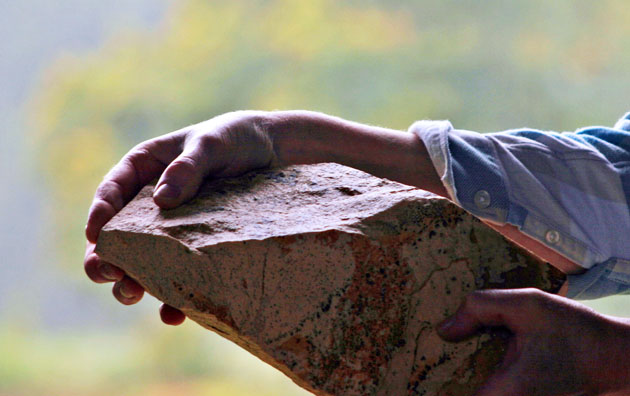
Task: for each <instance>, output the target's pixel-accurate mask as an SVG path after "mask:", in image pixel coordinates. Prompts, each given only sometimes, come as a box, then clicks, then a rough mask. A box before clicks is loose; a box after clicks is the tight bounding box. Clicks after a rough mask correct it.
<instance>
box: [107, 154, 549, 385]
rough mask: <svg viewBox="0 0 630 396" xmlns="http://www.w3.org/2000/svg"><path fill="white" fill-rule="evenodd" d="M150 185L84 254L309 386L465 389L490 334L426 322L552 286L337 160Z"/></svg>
mask: <svg viewBox="0 0 630 396" xmlns="http://www.w3.org/2000/svg"><path fill="white" fill-rule="evenodd" d="M151 191H152V187H151V186H149V187H147V188H145V189H144V190H142V191H141V192H140V193H139V194H138V196H137V197H136V198H135V199H134V200H133V201H132V202H131V203H130V204H129V205H127V206H126V207H125V208H124V209H123V210H122V211H121V212H120V213H119V214H118V215H117V216H116V217H115V218H114V219H112V221H110V223H109V224H107V225H106V227H105V228H104V229H103V232H102V233H101V236H100V238H99V241H98V244H97V252H98V253H99V254H100V255H101V256H102V257H103V258H104V259H105V260H107V261H110V262H112V263H114V264H116V265H118V266H120V267H121V268H123V269H124V270H125V271H126V272H127V273H128V274H129V275H130V276H132V277H133V278H135V279H136V280H138V281H139V282H140V283H141V284H142V285H143V286H144V287H145V288H146V289H147V290H148V291H149V292H150V293H151V294H153V295H155V296H156V297H157V298H158V299H160V300H162V301H164V302H166V303H168V304H170V305H173V306H175V307H178V308H180V309H181V310H182V311H184V312H185V313H186V315H187V316H189V317H190V318H191V319H193V320H195V321H197V322H198V323H199V324H201V325H202V326H204V327H206V328H208V329H211V330H213V331H215V332H217V333H218V334H220V335H222V336H224V337H226V338H228V339H230V340H232V341H234V342H236V343H237V344H238V345H240V346H242V347H243V348H245V349H247V350H248V351H250V352H251V353H253V354H255V355H256V356H258V357H259V358H261V359H262V360H264V361H266V362H268V363H269V364H271V365H273V366H274V367H276V368H278V369H280V370H282V371H283V372H284V373H285V374H287V375H288V376H289V377H291V378H292V379H293V380H294V381H295V382H296V383H298V384H299V385H300V386H302V387H304V388H306V389H308V390H310V391H311V392H313V393H315V394H317V395H425V396H434V395H435V396H437V395H440V396H460V395H462V396H463V395H469V394H471V393H472V392H473V391H474V390H475V389H476V388H477V387H478V386H479V385H480V384H481V383H482V382H483V380H484V378H486V377H487V376H488V375H489V373H490V372H491V371H492V370H493V369H494V367H495V365H496V364H497V363H498V362H499V361H500V359H501V357H502V355H503V347H504V345H505V340H504V339H502V338H501V337H499V336H497V335H496V334H490V335H488V334H485V335H479V336H477V337H474V338H472V339H470V340H468V341H467V342H463V343H459V344H449V343H445V342H443V341H442V340H441V339H440V338H439V337H438V336H437V334H436V332H435V325H436V324H437V323H439V322H440V321H441V320H443V319H444V318H445V317H446V316H447V315H450V314H453V313H454V312H455V310H456V309H457V307H458V306H459V304H460V302H461V301H462V298H463V297H464V296H465V295H466V294H468V293H469V292H470V291H472V290H475V289H479V288H490V287H499V288H508V287H524V286H535V287H539V288H542V289H545V290H555V289H557V288H558V286H559V276H558V274H557V273H556V272H555V271H553V270H551V268H550V267H548V266H547V265H546V264H544V263H541V262H540V261H539V260H537V259H535V258H533V257H531V256H530V255H528V254H527V253H526V252H524V251H523V250H521V249H519V248H517V247H515V246H513V245H512V244H510V243H509V242H507V241H506V240H505V239H504V238H502V237H501V236H500V235H499V234H497V233H496V232H495V231H493V230H491V229H489V228H488V227H486V226H485V225H483V224H482V223H481V222H479V221H478V220H476V219H474V218H473V217H472V216H470V215H469V214H467V213H466V212H464V211H463V210H461V209H460V208H458V207H456V206H455V205H453V204H452V203H450V202H449V201H448V200H445V199H440V198H437V197H436V196H434V195H432V194H429V193H427V192H425V191H422V190H420V189H417V188H413V187H410V186H406V185H402V184H399V183H394V182H391V181H388V180H383V179H378V178H375V177H373V176H370V175H368V174H365V173H363V172H360V171H357V170H354V169H351V168H347V167H343V166H340V165H335V164H320V165H309V166H297V167H289V168H285V169H282V170H267V171H260V172H254V173H249V174H246V175H244V176H242V177H239V178H235V179H222V180H214V181H209V182H207V183H206V184H205V185H204V186H203V188H202V189H201V192H200V194H199V195H198V196H197V198H195V199H194V200H193V201H191V202H189V203H187V204H186V205H184V206H182V207H180V208H177V209H174V210H169V211H162V210H160V209H159V208H157V207H156V206H155V204H154V203H153V201H152V199H151Z"/></svg>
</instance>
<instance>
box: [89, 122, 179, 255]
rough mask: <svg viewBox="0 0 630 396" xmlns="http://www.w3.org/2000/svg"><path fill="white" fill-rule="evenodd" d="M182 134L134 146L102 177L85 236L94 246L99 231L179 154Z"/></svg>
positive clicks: (174, 134)
mask: <svg viewBox="0 0 630 396" xmlns="http://www.w3.org/2000/svg"><path fill="white" fill-rule="evenodd" d="M183 139H184V134H183V132H180V131H178V132H176V133H173V134H169V135H164V136H162V137H159V138H156V139H153V140H149V141H147V142H144V143H142V144H140V145H138V146H136V147H134V148H133V149H132V150H131V151H129V153H127V155H125V156H124V157H123V158H122V159H121V160H120V162H119V163H118V164H116V166H114V168H112V170H111V171H109V173H108V174H107V175H106V176H105V178H104V179H103V182H101V184H100V185H99V187H98V189H97V190H96V194H95V196H94V200H93V201H92V206H91V207H90V211H89V214H88V221H87V226H86V228H85V235H86V237H87V239H88V241H90V242H92V243H96V240H97V239H98V234H99V233H100V231H101V228H103V226H104V225H105V224H106V223H107V222H108V221H109V220H110V219H111V218H112V217H114V215H115V214H116V213H118V211H120V209H122V207H123V206H124V205H125V204H126V203H127V202H129V200H131V198H133V197H134V196H135V195H136V194H137V193H138V191H139V190H140V189H141V188H142V187H143V186H145V185H146V184H147V183H149V182H150V181H151V180H153V179H155V178H156V177H158V176H159V175H160V173H162V171H163V170H164V168H165V167H166V164H167V163H169V162H170V161H172V160H173V159H174V158H175V157H176V156H177V155H178V153H179V152H180V151H181V145H182V142H183Z"/></svg>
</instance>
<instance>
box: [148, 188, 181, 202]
mask: <svg viewBox="0 0 630 396" xmlns="http://www.w3.org/2000/svg"><path fill="white" fill-rule="evenodd" d="M181 193H182V189H181V188H179V187H177V186H174V185H172V184H162V185H161V186H160V188H158V189H157V191H156V192H155V193H154V194H153V196H154V197H160V198H166V199H177V198H178V197H179V195H180V194H181Z"/></svg>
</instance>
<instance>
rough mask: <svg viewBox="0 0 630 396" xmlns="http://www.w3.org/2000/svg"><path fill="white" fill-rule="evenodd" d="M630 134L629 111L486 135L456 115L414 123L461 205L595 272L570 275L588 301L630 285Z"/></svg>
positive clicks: (572, 286) (574, 291) (577, 294)
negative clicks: (601, 122)
mask: <svg viewBox="0 0 630 396" xmlns="http://www.w3.org/2000/svg"><path fill="white" fill-rule="evenodd" d="M629 131H630V113H628V114H626V116H624V117H623V118H622V119H621V120H619V122H617V124H616V125H615V127H614V128H605V127H590V128H584V129H581V130H578V131H576V132H573V133H555V132H543V131H538V130H533V129H517V130H510V131H505V132H500V133H490V134H479V133H476V132H470V131H465V130H457V129H454V128H453V127H452V125H451V124H450V123H449V122H448V121H419V122H416V123H414V124H413V125H412V126H411V127H410V132H412V133H415V134H416V135H417V136H419V137H420V138H421V139H422V140H423V142H424V143H425V145H426V147H427V150H428V152H429V155H430V157H431V160H432V161H433V164H434V166H435V168H436V170H437V172H438V174H439V175H440V177H441V179H442V182H443V184H444V186H445V187H446V189H447V191H448V193H449V194H450V196H451V199H452V200H453V201H454V202H456V203H457V204H458V205H460V206H461V207H462V208H464V209H466V210H467V211H469V212H470V213H472V214H473V215H475V216H477V217H479V218H482V219H484V220H488V221H491V222H494V223H497V224H506V223H508V224H513V225H515V226H517V227H518V228H519V229H520V230H521V232H523V233H525V234H526V235H528V236H530V237H532V238H533V239H535V240H537V241H539V242H541V243H543V244H544V245H546V246H548V247H549V248H551V249H553V250H555V251H556V252H558V253H560V254H561V255H563V256H565V257H567V258H568V259H570V260H572V261H573V262H575V263H577V264H579V265H580V266H582V267H583V268H585V269H588V271H586V272H585V273H584V274H582V275H578V276H571V277H570V279H569V294H570V296H571V297H573V298H580V299H589V298H596V297H601V296H604V295H610V294H620V293H625V292H629V291H630V211H629V209H628V202H627V199H626V197H628V196H630V132H629Z"/></svg>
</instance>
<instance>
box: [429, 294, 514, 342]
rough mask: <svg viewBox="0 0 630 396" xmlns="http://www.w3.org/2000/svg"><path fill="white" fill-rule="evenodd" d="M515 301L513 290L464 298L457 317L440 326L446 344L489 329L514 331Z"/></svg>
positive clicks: (456, 314) (440, 333)
mask: <svg viewBox="0 0 630 396" xmlns="http://www.w3.org/2000/svg"><path fill="white" fill-rule="evenodd" d="M514 300H515V298H514V296H513V295H512V294H511V293H510V290H479V291H475V292H473V293H471V294H469V295H468V296H466V298H465V299H464V302H463V303H462V304H461V305H460V306H459V308H458V310H457V312H456V313H455V315H453V316H451V317H450V318H447V319H446V320H444V321H443V322H442V323H440V324H439V325H438V327H437V331H438V334H439V335H440V337H442V338H443V339H444V340H446V341H453V342H456V341H461V340H464V339H466V338H468V337H471V336H472V335H474V334H475V333H476V332H477V331H478V330H480V329H482V328H484V327H488V326H506V327H508V328H509V329H510V330H514V329H513V328H512V324H513V323H512V322H513V321H512V320H511V315H512V314H513V313H514V312H515V311H516V307H515V301H514Z"/></svg>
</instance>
